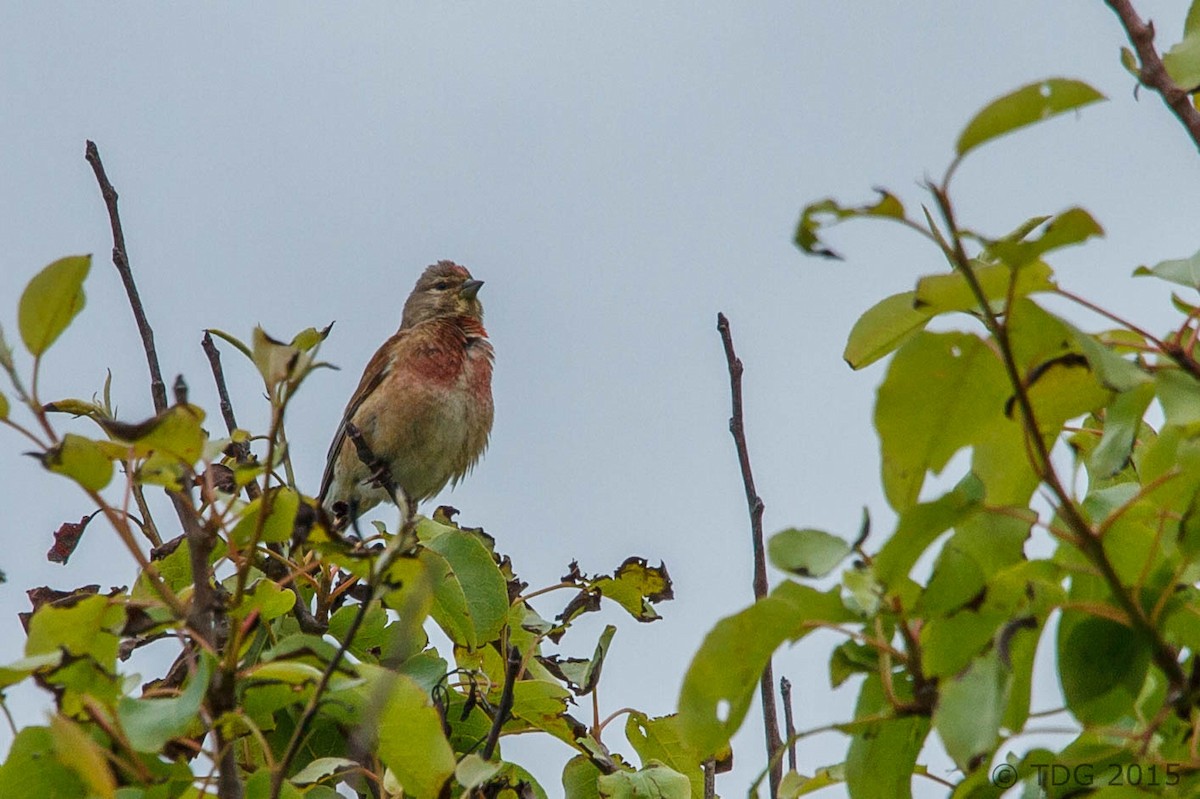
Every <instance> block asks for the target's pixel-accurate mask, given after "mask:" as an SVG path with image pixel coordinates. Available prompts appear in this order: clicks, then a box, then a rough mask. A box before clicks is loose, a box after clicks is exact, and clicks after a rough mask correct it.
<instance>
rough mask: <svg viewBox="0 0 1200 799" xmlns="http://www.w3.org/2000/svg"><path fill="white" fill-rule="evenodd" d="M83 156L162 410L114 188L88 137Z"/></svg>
mask: <svg viewBox="0 0 1200 799" xmlns="http://www.w3.org/2000/svg"><path fill="white" fill-rule="evenodd" d="M84 157H85V158H86V159H87V162H88V163H89V164H91V165H92V171H93V172H95V173H96V182H97V183H99V184H100V193H101V194H102V195H103V196H104V204H105V206H107V207H108V221H109V223H110V224H111V225H112V235H113V251H112V259H113V265H114V266H116V267H117V272H118V273H119V274H120V275H121V282H122V283H124V284H125V293H126V294H127V295H129V304H130V306H132V307H133V316H134V319H136V320H137V326H138V332H139V333H140V334H141V336H142V347H143V348H145V350H146V363H147V364H148V365H149V367H150V394H151V396H152V397H153V399H154V412H155V413H162V412H163V411H165V410H166V409H167V385H166V383H164V382H163V378H162V370H160V369H159V366H158V351H157V350H155V348H154V331H153V330H151V329H150V322H149V321H147V319H146V311H145V309H144V308H143V307H142V298H141V297H140V296H139V295H138V290H137V284H135V283H134V282H133V271H132V270H131V269H130V268H129V257H128V255H127V254H126V250H125V233H124V231H122V229H121V215H120V214H119V213H118V212H117V190H116V189H114V188H113V185H112V183H110V182H109V181H108V175H107V174H106V173H105V171H104V163H103V162H102V161H101V160H100V151H99V150H98V149H96V143H95V142H93V141H91V140H88V143H87V146H86V147H85V149H84Z"/></svg>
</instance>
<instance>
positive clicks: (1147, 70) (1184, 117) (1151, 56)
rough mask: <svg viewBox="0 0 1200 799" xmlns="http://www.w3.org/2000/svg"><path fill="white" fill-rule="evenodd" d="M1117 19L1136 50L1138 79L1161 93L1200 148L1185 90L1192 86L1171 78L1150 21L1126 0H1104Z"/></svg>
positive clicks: (1196, 116) (1196, 114)
mask: <svg viewBox="0 0 1200 799" xmlns="http://www.w3.org/2000/svg"><path fill="white" fill-rule="evenodd" d="M1104 2H1105V4H1107V5H1108V7H1109V8H1111V9H1112V10H1113V11H1114V12H1116V15H1117V18H1118V19H1120V20H1121V27H1123V28H1124V29H1125V33H1126V35H1128V36H1129V42H1130V44H1132V45H1133V49H1134V50H1136V51H1137V56H1138V61H1139V63H1140V64H1141V68H1140V69H1139V70H1138V80H1139V81H1140V82H1141V84H1142V85H1143V86H1146V87H1147V88H1150V89H1153V90H1154V91H1156V92H1158V94H1159V96H1161V97H1162V100H1163V102H1164V103H1166V105H1167V107H1168V108H1170V109H1171V113H1173V114H1174V115H1175V118H1176V119H1178V120H1179V122H1180V123H1181V124H1182V125H1183V127H1184V128H1185V129H1186V130H1187V132H1188V135H1189V136H1191V138H1192V143H1193V144H1195V145H1196V147H1197V148H1200V111H1197V110H1196V107H1195V106H1193V105H1192V100H1191V97H1190V96H1189V90H1190V89H1191V88H1192V87H1186V88H1185V87H1181V86H1179V84H1177V83H1175V81H1174V80H1172V79H1171V76H1170V74H1169V73H1168V72H1167V68H1166V66H1165V65H1164V64H1163V61H1162V58H1161V57H1159V55H1158V50H1157V49H1155V47H1154V23H1153V22H1143V21H1142V18H1141V17H1139V16H1138V13H1137V11H1136V10H1135V9H1134V7H1133V3H1131V2H1129V0H1104Z"/></svg>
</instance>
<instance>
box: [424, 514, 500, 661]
mask: <svg viewBox="0 0 1200 799" xmlns="http://www.w3.org/2000/svg"><path fill="white" fill-rule="evenodd" d="M425 546H426V548H427V549H428V550H429V551H430V552H432V553H435V554H436V555H438V556H440V558H442V559H444V563H445V564H446V565H445V566H444V567H442V569H441V574H440V579H439V582H438V583H437V588H436V589H435V591H434V600H435V605H434V608H433V617H434V619H435V620H436V621H437V622H438V624H439V625H441V626H442V628H443V629H444V630H445V631H446V634H447V635H450V636H451V638H452V639H453V640H454V641H455V643H459V644H463V645H465V646H468V647H471V648H474V647H477V646H482V645H484V644H486V643H487V642H488V641H492V640H494V639H495V638H497V637H498V636H499V635H500V630H501V628H503V627H504V622H505V618H506V617H507V615H508V582H507V581H506V580H505V579H504V575H502V574H501V573H500V569H499V568H498V567H497V566H496V562H495V561H494V560H493V559H492V553H491V552H489V551H488V549H487V548H486V547H485V546H484V545H483V543H482V542H481V541H480V539H479V537H478V536H477V535H475V534H474V533H469V532H466V531H464V530H458V529H455V528H447V529H446V530H445V531H444V532H443V533H442V534H440V535H438V536H437V537H435V538H431V539H429V540H427V541H425ZM429 563H430V567H431V568H433V569H435V571H434V574H438V571H436V567H435V566H433V564H434V563H436V561H435V560H432V559H430V560H429ZM435 579H438V578H435Z"/></svg>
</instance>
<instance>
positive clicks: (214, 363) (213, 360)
mask: <svg viewBox="0 0 1200 799" xmlns="http://www.w3.org/2000/svg"><path fill="white" fill-rule="evenodd" d="M200 346H201V347H202V348H203V349H204V354H205V355H206V356H208V365H209V367H211V368H212V374H213V380H214V381H215V382H216V384H217V397H218V398H219V399H220V402H221V418H223V419H224V420H225V429H226V430H228V431H229V434H230V435H233V431H234V430H237V419H236V418H235V417H234V415H233V403H232V402H230V401H229V389H228V388H227V387H226V385H225V370H224V369H222V368H221V351H220V350H218V349H217V345H216V344H215V343H214V342H213V340H212V335H211V334H210V333H208V331H205V333H204V338H202V339H201V340H200ZM233 457H234V459H235V460H236V461H237V462H238V463H249V462H250V445H249V444H248V443H246V442H245V441H235V442H233ZM246 495H247V496H249V497H250V499H257V498H258V497H259V496H261V495H262V491H260V490H259V488H258V482H257V481H255V480H251V481H250V482H248V483H246Z"/></svg>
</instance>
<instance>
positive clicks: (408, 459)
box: [319, 261, 493, 522]
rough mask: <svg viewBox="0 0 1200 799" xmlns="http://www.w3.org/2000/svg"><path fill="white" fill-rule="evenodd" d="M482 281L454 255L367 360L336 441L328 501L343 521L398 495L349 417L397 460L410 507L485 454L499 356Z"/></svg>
mask: <svg viewBox="0 0 1200 799" xmlns="http://www.w3.org/2000/svg"><path fill="white" fill-rule="evenodd" d="M482 285H483V281H482V280H475V279H474V278H472V277H471V273H470V272H468V271H467V270H466V268H465V267H462V266H459V265H458V264H456V263H453V262H451V261H438V262H437V263H436V264H434V265H432V266H430V267H428V268H426V269H425V271H424V273H423V274H422V275H421V277H420V279H419V280H417V285H416V287H414V288H413V291H412V294H410V295H409V296H408V300H407V301H406V302H405V303H404V313H403V316H402V317H401V321H400V329H399V330H397V331H396V333H395V335H393V336H392V337H391V338H389V339H388V340H387V341H385V342H383V346H381V347H380V348H379V350H378V351H377V352H376V353H375V355H374V356H372V358H371V360H370V361H369V362H368V363H367V368H366V369H365V370H364V371H363V375H362V379H361V380H359V383H358V388H357V389H355V391H354V394H353V395H352V396H351V397H350V402H349V403H348V404H347V405H346V411H345V413H344V414H343V415H342V421H341V424H339V425H338V429H337V432H336V433H335V434H334V436H333V443H332V444H331V445H330V447H329V455H328V457H327V459H326V462H325V474H324V476H323V477H322V478H321V492H320V495H319V499H320V502H321V504H322V505H323V506H324V507H325V508H326V509H328V510H329V511H331V512H332V513H333V514H334V516H335V517H336V518H338V519H339V520H341V521H343V522H345V521H350V520H353V518H355V517H357V516H358V515H359V514H362V513H365V512H366V511H368V510H370V509H371V508H373V507H374V506H376V505H378V504H379V503H380V502H383V501H390V498H389V496H388V493H387V491H386V490H385V489H384V488H383V487H381V486H378V485H375V484H374V481H373V479H372V473H371V470H370V469H369V468H368V467H367V466H366V465H365V464H364V463H363V462H362V460H361V459H360V458H359V456H358V452H357V451H356V448H355V446H354V443H353V442H352V441H351V440H350V438H349V437H348V436H347V435H346V424H347V423H348V422H353V423H354V425H355V426H356V427H357V428H358V429H359V430H360V431H362V437H363V440H364V441H365V442H366V443H367V445H368V446H369V447H370V449H371V452H372V453H373V454H374V456H375V457H376V458H377V459H379V460H381V461H383V462H384V463H386V464H387V465H388V468H389V470H390V471H391V476H392V479H393V481H394V482H395V484H396V487H397V488H398V489H400V490H401V491H402V492H403V498H402V500H401V501H407V504H408V505H409V507H408V508H407V509H405V510H406V511H408V512H412V511H414V510H415V509H416V503H418V502H421V501H422V500H426V499H429V498H430V497H432V496H434V495H435V494H437V493H438V492H439V491H441V490H442V488H444V487H445V485H446V483H454V484H457V483H458V481H459V480H460V479H462V477H463V475H465V474H466V473H467V472H468V471H470V470H471V468H472V467H473V466H474V465H475V463H476V462H477V461H478V460H479V456H480V455H482V454H483V451H484V449H485V448H486V447H487V442H488V435H489V434H490V433H491V430H492V358H493V354H492V345H491V343H490V342H489V341H488V338H487V331H486V330H484V328H483V306H482V305H481V304H480V302H479V298H478V297H477V296H476V295H477V294H478V293H479V288H480V286H482Z"/></svg>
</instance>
